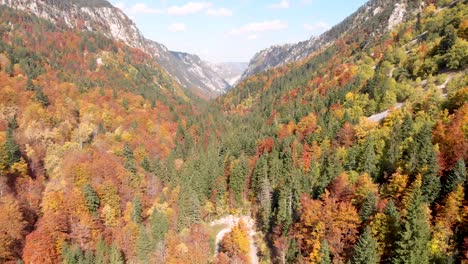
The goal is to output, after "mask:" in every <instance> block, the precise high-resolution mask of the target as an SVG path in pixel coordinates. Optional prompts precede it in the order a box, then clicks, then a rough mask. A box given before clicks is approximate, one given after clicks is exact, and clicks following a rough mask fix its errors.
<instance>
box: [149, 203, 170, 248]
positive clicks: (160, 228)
mask: <svg viewBox="0 0 468 264" xmlns="http://www.w3.org/2000/svg"><path fill="white" fill-rule="evenodd" d="M150 227H151V237H152V240H153V244H156V243H158V242H160V241H163V240H164V239H165V237H166V234H167V231H169V221H168V219H167V217H166V216H165V215H164V214H163V213H161V212H159V211H158V210H154V211H153V213H152V214H151V217H150Z"/></svg>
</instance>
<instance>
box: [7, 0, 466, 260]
mask: <svg viewBox="0 0 468 264" xmlns="http://www.w3.org/2000/svg"><path fill="white" fill-rule="evenodd" d="M415 2H416V1H415ZM423 2H424V5H422V7H423V8H422V10H421V11H420V12H415V13H414V14H412V15H411V17H409V18H408V20H407V21H406V22H404V23H402V24H400V25H398V26H397V27H395V28H394V29H392V30H391V31H387V32H385V33H383V34H376V33H375V32H374V31H373V30H372V29H373V28H374V27H376V26H377V25H379V23H381V22H382V21H379V16H377V17H375V18H373V19H370V20H369V21H366V22H365V23H364V24H363V25H361V26H360V27H356V28H354V29H353V30H352V31H346V32H345V33H344V34H342V35H341V36H340V38H339V39H338V40H337V41H335V42H334V43H333V44H332V45H329V46H327V47H326V48H323V49H321V50H319V51H317V52H315V53H313V54H311V55H310V56H309V57H308V58H307V59H305V60H303V61H300V62H298V63H294V64H290V65H287V66H283V67H279V68H275V69H272V70H269V71H267V72H264V73H260V74H258V75H255V76H252V77H250V78H249V79H247V80H244V81H243V82H242V83H240V84H238V85H237V86H236V88H235V89H233V90H232V91H230V92H229V93H228V94H226V95H224V96H222V97H220V98H218V99H217V100H215V101H213V102H210V103H206V102H204V101H202V100H199V99H197V98H196V97H195V96H193V95H191V94H189V93H188V92H187V91H184V90H183V89H181V88H180V87H179V85H178V84H177V83H176V82H174V81H173V80H172V79H171V78H170V76H168V75H167V74H166V73H165V71H164V70H163V69H162V68H161V67H160V66H158V65H157V64H156V63H155V62H154V61H153V60H152V59H151V58H150V57H149V56H148V55H147V54H145V53H142V52H141V51H139V50H136V49H132V48H129V47H127V46H125V44H123V43H118V42H115V41H112V40H109V39H106V38H104V37H102V36H101V35H99V34H96V33H90V32H85V31H81V29H80V27H79V25H77V29H76V30H70V29H67V28H62V27H60V25H53V24H51V23H49V22H47V21H44V20H41V19H38V18H36V17H33V16H30V15H28V14H25V13H21V12H19V11H16V10H12V9H9V8H6V7H0V87H1V88H0V146H1V148H0V212H1V213H0V263H22V262H24V263H67V264H72V263H80V264H81V263H83V264H84V263H116V264H117V263H249V261H250V260H249V257H248V251H249V240H248V234H247V230H246V226H245V223H243V222H240V223H239V225H238V226H236V227H235V228H233V230H232V232H230V233H229V234H227V235H226V236H225V237H224V238H223V240H222V241H221V243H220V245H219V254H217V256H216V257H215V256H214V253H215V248H216V245H215V242H214V235H215V234H216V228H217V227H213V226H211V225H209V223H210V222H211V221H213V220H215V219H218V218H220V217H223V216H225V215H228V214H233V215H251V216H252V217H253V218H254V219H255V220H256V226H257V231H258V232H257V235H256V238H255V243H256V246H257V248H258V249H259V256H258V257H259V260H260V263H415V264H416V263H461V262H466V261H468V202H467V197H468V185H467V173H466V162H467V161H468V77H467V74H466V70H467V65H468V19H467V18H468V6H467V4H466V1H455V3H454V4H451V3H452V1H444V0H439V1H423ZM389 7H391V6H389ZM382 13H383V14H386V11H385V10H384V11H383V12H382ZM78 23H80V21H78ZM373 32H374V33H373ZM387 109H389V110H390V111H389V114H388V115H387V116H386V117H384V118H383V119H382V120H378V121H374V120H373V119H369V118H368V117H370V116H372V115H374V114H376V113H380V112H382V111H385V110H387Z"/></svg>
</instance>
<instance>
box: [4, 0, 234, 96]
mask: <svg viewBox="0 0 468 264" xmlns="http://www.w3.org/2000/svg"><path fill="white" fill-rule="evenodd" d="M0 4H2V5H7V6H10V7H12V8H15V9H18V10H23V11H27V12H29V13H32V14H35V15H37V16H39V17H41V18H44V19H47V20H49V21H51V22H53V23H56V24H64V25H66V26H67V27H69V28H78V29H80V30H87V31H92V32H99V33H100V34H103V35H105V36H107V37H109V38H113V39H116V40H120V41H122V42H124V43H125V44H127V45H129V46H131V47H134V48H138V49H141V50H142V51H144V52H146V53H148V54H150V55H151V56H153V57H154V59H155V60H156V61H157V62H158V63H159V64H160V65H162V66H163V67H164V68H165V69H166V70H167V71H168V73H169V74H170V75H172V76H173V77H174V78H175V79H176V80H178V82H179V83H180V84H181V85H182V87H184V88H186V89H188V90H191V91H193V92H195V93H196V94H198V95H201V96H203V97H215V96H217V95H219V94H221V93H223V92H225V91H226V90H227V89H228V88H229V85H227V84H226V83H225V82H223V81H222V80H221V79H220V77H219V76H217V74H216V73H215V72H213V70H212V69H211V68H210V67H208V66H207V65H206V64H205V63H203V62H202V61H201V60H200V59H195V57H196V55H190V56H191V57H192V58H194V59H191V60H183V58H182V57H180V56H174V54H173V53H172V52H171V51H169V50H168V49H167V48H166V47H164V45H162V44H159V43H157V42H154V41H151V40H148V39H146V38H145V37H144V36H143V35H142V34H141V32H140V31H139V30H138V28H137V27H136V25H135V24H134V23H133V22H132V21H131V20H130V19H129V18H128V17H127V16H126V15H125V14H124V13H123V12H122V11H121V10H120V9H118V8H115V7H113V6H112V5H111V4H110V3H109V2H107V1H105V0H79V1H70V0H65V1H55V0H45V1H41V0H0Z"/></svg>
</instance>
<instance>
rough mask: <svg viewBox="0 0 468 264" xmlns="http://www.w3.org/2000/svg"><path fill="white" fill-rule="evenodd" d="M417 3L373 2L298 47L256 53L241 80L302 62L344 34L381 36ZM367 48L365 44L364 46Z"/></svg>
mask: <svg viewBox="0 0 468 264" xmlns="http://www.w3.org/2000/svg"><path fill="white" fill-rule="evenodd" d="M421 4H424V1H422V2H421V3H419V1H416V0H371V1H369V2H368V3H367V4H365V5H364V6H362V7H361V8H359V9H358V10H357V11H356V12H355V13H353V14H352V15H351V16H349V17H347V18H346V19H345V20H343V21H342V22H341V23H339V24H338V25H336V26H334V27H333V28H331V29H330V30H328V31H327V32H325V33H323V34H322V35H320V36H318V37H311V38H310V39H309V40H306V41H302V42H299V43H296V44H287V45H281V46H272V47H270V48H268V49H265V50H262V51H260V52H258V53H257V54H255V56H254V57H253V58H252V59H251V61H250V63H249V66H248V67H247V69H246V70H245V72H244V73H243V75H242V77H241V79H245V78H247V77H249V76H251V75H254V74H256V73H259V72H262V71H264V70H267V69H270V68H274V67H277V66H282V65H286V64H288V63H292V62H296V61H299V60H302V59H304V58H306V57H307V56H309V55H310V54H311V53H313V52H314V51H317V50H318V49H321V48H324V47H326V46H327V45H329V44H331V43H333V42H334V41H335V40H336V39H338V38H339V37H340V36H341V35H342V34H345V33H346V34H352V33H353V31H354V30H356V29H362V28H363V27H368V28H369V32H373V33H372V34H374V35H377V34H382V33H384V32H386V31H387V30H390V29H392V28H393V27H395V26H396V25H398V24H400V23H401V22H403V21H404V20H405V18H406V17H408V15H409V14H410V13H412V12H413V11H415V10H416V9H419V8H420V5H421ZM363 45H365V43H363Z"/></svg>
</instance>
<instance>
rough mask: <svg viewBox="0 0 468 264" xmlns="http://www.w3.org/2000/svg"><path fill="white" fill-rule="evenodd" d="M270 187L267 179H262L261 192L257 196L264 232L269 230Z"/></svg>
mask: <svg viewBox="0 0 468 264" xmlns="http://www.w3.org/2000/svg"><path fill="white" fill-rule="evenodd" d="M271 192H272V189H271V185H270V181H269V180H268V178H267V177H264V178H263V181H262V186H261V191H260V192H259V194H258V200H259V203H260V205H261V208H260V213H259V214H260V221H261V224H262V229H263V231H264V232H268V230H269V228H270V217H271Z"/></svg>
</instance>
